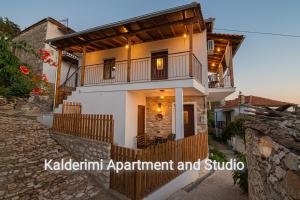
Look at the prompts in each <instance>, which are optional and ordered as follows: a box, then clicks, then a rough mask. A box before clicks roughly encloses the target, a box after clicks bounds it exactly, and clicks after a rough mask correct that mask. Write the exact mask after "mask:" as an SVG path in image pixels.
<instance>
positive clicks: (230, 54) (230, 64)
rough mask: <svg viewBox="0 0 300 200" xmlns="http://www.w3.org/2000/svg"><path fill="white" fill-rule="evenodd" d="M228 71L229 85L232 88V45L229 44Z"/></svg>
mask: <svg viewBox="0 0 300 200" xmlns="http://www.w3.org/2000/svg"><path fill="white" fill-rule="evenodd" d="M228 47H229V70H230V83H231V87H234V77H233V61H232V44H231V43H229V45H228Z"/></svg>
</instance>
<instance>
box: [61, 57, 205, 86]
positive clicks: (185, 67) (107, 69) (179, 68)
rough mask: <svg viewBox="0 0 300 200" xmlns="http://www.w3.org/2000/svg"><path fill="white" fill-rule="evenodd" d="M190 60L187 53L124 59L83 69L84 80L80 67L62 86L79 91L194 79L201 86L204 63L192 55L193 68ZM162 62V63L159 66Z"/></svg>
mask: <svg viewBox="0 0 300 200" xmlns="http://www.w3.org/2000/svg"><path fill="white" fill-rule="evenodd" d="M189 59H190V53H189V52H188V51H186V52H177V53H172V54H167V55H165V56H163V57H145V58H137V59H131V61H130V62H128V60H123V61H115V62H111V63H108V64H107V63H100V64H95V65H87V66H85V68H84V80H83V81H82V80H81V79H82V78H81V77H82V67H79V68H78V70H77V71H75V72H74V73H73V74H72V75H71V76H70V77H68V78H67V80H66V81H65V82H64V83H63V84H62V85H61V87H68V88H76V87H77V86H79V85H82V86H90V85H108V84H125V83H141V82H150V81H165V80H180V79H191V78H193V79H195V80H197V81H198V82H200V83H201V82H202V64H201V62H200V61H199V60H198V59H197V58H196V56H195V55H192V62H191V69H190V65H189ZM159 62H163V63H161V64H159ZM129 64H130V68H129V67H128V65H129ZM158 64H159V65H160V66H158ZM129 70H130V72H129Z"/></svg>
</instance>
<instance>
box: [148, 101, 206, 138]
mask: <svg viewBox="0 0 300 200" xmlns="http://www.w3.org/2000/svg"><path fill="white" fill-rule="evenodd" d="M174 102H175V97H173V96H166V97H164V98H163V99H161V98H160V97H147V98H146V133H148V134H150V135H157V134H161V135H169V134H170V133H172V105H173V103H174ZM184 102H189V103H190V102H191V103H195V104H196V112H197V113H196V115H197V132H203V131H206V130H207V114H206V109H207V108H206V97H205V96H202V97H200V96H185V97H184ZM158 103H161V113H162V115H163V119H162V120H158V119H157V114H158V111H157V108H158Z"/></svg>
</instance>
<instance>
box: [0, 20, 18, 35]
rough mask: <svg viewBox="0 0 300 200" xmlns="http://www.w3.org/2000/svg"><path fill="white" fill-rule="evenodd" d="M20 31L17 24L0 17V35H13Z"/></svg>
mask: <svg viewBox="0 0 300 200" xmlns="http://www.w3.org/2000/svg"><path fill="white" fill-rule="evenodd" d="M20 32H21V29H20V27H19V25H17V24H15V23H14V22H12V21H10V20H9V19H8V18H7V17H4V18H3V17H0V36H3V35H7V36H9V37H14V36H16V35H17V34H19V33H20Z"/></svg>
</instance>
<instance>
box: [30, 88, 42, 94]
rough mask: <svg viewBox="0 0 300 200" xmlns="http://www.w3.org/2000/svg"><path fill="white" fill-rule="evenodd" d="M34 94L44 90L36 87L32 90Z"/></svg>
mask: <svg viewBox="0 0 300 200" xmlns="http://www.w3.org/2000/svg"><path fill="white" fill-rule="evenodd" d="M31 92H32V93H33V94H41V92H42V90H41V89H40V88H35V89H33V90H32V91H31Z"/></svg>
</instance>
